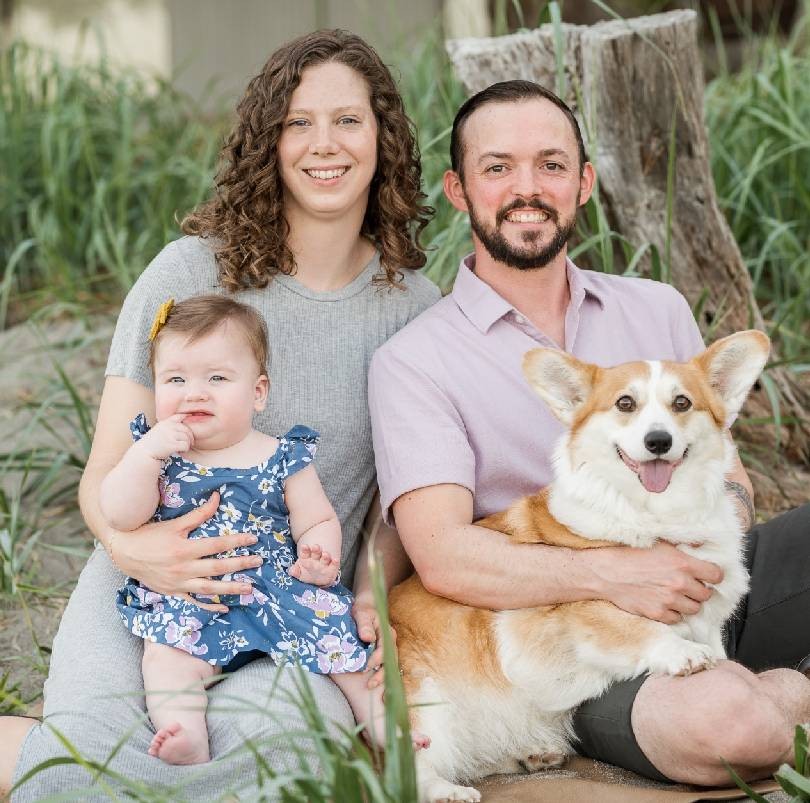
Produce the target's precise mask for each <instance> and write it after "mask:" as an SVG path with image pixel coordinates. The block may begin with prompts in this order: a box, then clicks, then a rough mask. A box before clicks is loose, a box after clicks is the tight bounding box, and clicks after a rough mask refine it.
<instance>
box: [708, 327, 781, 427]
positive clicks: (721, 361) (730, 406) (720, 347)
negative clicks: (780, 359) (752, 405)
mask: <svg viewBox="0 0 810 803" xmlns="http://www.w3.org/2000/svg"><path fill="white" fill-rule="evenodd" d="M770 352H771V341H770V340H769V339H768V336H767V335H766V334H765V333H764V332H760V331H758V330H756V329H749V330H747V331H745V332H737V333H736V334H734V335H729V336H728V337H724V338H723V339H722V340H718V341H717V342H715V343H712V345H711V346H709V348H707V349H706V351H704V352H703V353H702V354H699V355H698V356H697V357H695V362H696V363H697V364H698V366H700V368H701V370H702V371H703V372H704V373H705V374H706V376H707V377H708V380H709V384H710V385H711V386H712V388H713V389H714V391H715V392H716V393H717V395H718V396H719V397H720V398H721V399H722V401H723V404H724V405H725V408H726V413H727V415H728V416H729V417H731V416H733V415H736V414H737V413H738V412H739V411H740V408H741V407H742V405H743V402H744V401H745V397H746V396H747V395H748V391H749V390H751V386H752V385H753V384H754V382H756V381H757V377H758V376H759V375H760V374H761V373H762V369H763V368H764V367H765V363H766V362H767V361H768V355H769V354H770Z"/></svg>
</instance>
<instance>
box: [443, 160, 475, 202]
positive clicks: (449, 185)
mask: <svg viewBox="0 0 810 803" xmlns="http://www.w3.org/2000/svg"><path fill="white" fill-rule="evenodd" d="M444 194H445V195H446V196H447V200H448V201H450V203H451V204H453V206H454V207H455V208H456V209H458V211H459V212H469V211H470V210H469V208H468V207H467V199H466V197H465V196H464V187H463V186H462V184H461V178H460V177H459V175H458V173H456V172H455V171H454V170H445V171H444Z"/></svg>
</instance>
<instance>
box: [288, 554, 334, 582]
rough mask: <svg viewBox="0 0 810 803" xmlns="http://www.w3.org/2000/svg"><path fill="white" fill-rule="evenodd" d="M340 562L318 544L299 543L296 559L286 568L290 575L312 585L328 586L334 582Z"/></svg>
mask: <svg viewBox="0 0 810 803" xmlns="http://www.w3.org/2000/svg"><path fill="white" fill-rule="evenodd" d="M339 570H340V564H339V563H338V561H337V560H335V558H333V557H332V556H331V555H330V554H329V553H328V552H327V551H326V550H325V549H321V547H320V546H319V545H318V544H310V545H306V544H303V545H300V546H299V547H298V560H296V561H295V563H293V565H292V566H290V568H289V569H288V570H287V572H288V573H289V575H290V576H291V577H295V579H296V580H300V581H301V582H302V583H310V584H312V585H314V586H322V587H323V586H330V585H332V583H334V582H335V580H336V579H337V576H338V571H339Z"/></svg>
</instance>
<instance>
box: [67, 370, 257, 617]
mask: <svg viewBox="0 0 810 803" xmlns="http://www.w3.org/2000/svg"><path fill="white" fill-rule="evenodd" d="M141 412H143V413H146V416H147V418H149V417H152V418H154V401H153V398H152V392H151V391H150V390H149V389H148V388H146V387H144V386H143V385H139V384H138V383H137V382H133V381H132V380H130V379H125V378H124V377H119V376H111V377H108V378H107V380H106V382H105V383H104V391H103V393H102V396H101V404H100V406H99V411H98V418H97V421H96V430H95V435H94V436H93V446H92V449H91V450H90V457H89V458H88V461H87V467H86V468H85V471H84V474H83V475H82V480H81V484H80V485H79V504H80V506H81V510H82V515H83V516H84V520H85V521H86V522H87V526H88V527H89V528H90V531H91V532H92V533H93V535H94V536H95V537H96V538H98V540H99V541H100V542H101V543H102V544H103V545H104V547H105V548H106V550H107V552H108V553H109V554H110V557H112V559H113V560H114V561H115V563H116V564H117V565H118V568H119V569H121V571H122V572H124V573H125V574H128V575H130V576H131V577H135V578H137V579H138V580H140V581H141V582H142V583H143V584H144V585H146V586H148V587H149V588H151V589H153V590H154V591H157V592H159V593H161V594H183V593H188V594H245V593H249V592H250V588H249V587H245V585H244V584H243V583H239V582H225V581H221V580H210V579H208V578H210V577H214V576H217V575H221V574H230V573H233V572H239V571H244V570H245V569H248V568H251V567H254V566H255V565H256V560H258V559H257V558H256V557H255V556H252V555H245V556H241V557H236V558H212V557H210V556H211V555H215V554H217V553H218V552H226V551H228V550H231V549H236V548H237V547H240V546H248V545H249V544H253V543H255V542H256V537H255V536H254V535H252V534H250V533H238V534H235V535H222V536H217V537H212V538H201V539H198V540H192V541H190V540H188V534H189V532H190V531H191V530H193V529H194V528H195V527H198V526H199V525H200V524H202V523H203V522H204V521H206V520H207V519H209V518H210V517H211V516H213V515H214V513H215V512H216V510H217V505H218V504H219V496H218V494H214V495H213V496H212V497H211V499H210V500H209V501H208V502H206V503H205V504H204V505H202V506H200V507H199V508H197V509H196V510H193V511H191V512H190V513H186V514H185V515H184V516H179V517H178V518H176V519H172V520H171V521H165V522H157V523H151V522H150V523H149V524H144V525H143V526H141V527H139V528H138V529H137V530H133V531H132V532H123V531H121V530H116V529H115V528H113V527H111V526H110V525H109V524H108V523H107V522H106V520H105V518H104V516H103V515H102V513H101V509H100V506H99V498H100V489H101V483H102V481H103V479H104V477H105V476H106V475H107V474H108V473H109V472H110V471H111V470H112V468H113V467H114V466H115V465H116V464H117V463H118V462H119V461H120V460H121V458H122V457H123V455H124V453H125V452H126V450H127V449H128V448H129V446H130V444H131V440H130V437H129V422H130V421H131V420H132V419H133V418H135V416H136V415H137V414H138V413H141ZM215 607H216V609H217V610H219V609H224V606H215Z"/></svg>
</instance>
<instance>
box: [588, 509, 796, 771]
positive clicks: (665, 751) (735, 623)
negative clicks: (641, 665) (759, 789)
mask: <svg viewBox="0 0 810 803" xmlns="http://www.w3.org/2000/svg"><path fill="white" fill-rule="evenodd" d="M748 544H749V550H748V554H747V559H748V565H749V570H750V572H751V578H752V582H751V593H750V594H749V595H748V597H747V599H746V600H745V601H744V603H743V604H742V605H741V606H740V609H739V610H738V612H737V614H736V615H735V617H734V619H733V620H732V622H731V623H730V626H729V629H728V633H727V639H726V642H727V649H728V654H729V657H730V658H735V659H736V660H738V661H741V662H743V663H745V664H746V665H748V666H750V667H752V668H753V669H756V670H762V669H766V668H770V667H791V666H796V665H797V664H798V662H799V661H800V660H801V659H802V658H803V657H804V656H806V655H808V654H810V631H808V629H807V627H806V626H805V624H804V623H805V621H806V618H807V613H808V612H810V505H804V506H802V507H800V508H797V509H796V510H792V511H789V512H788V513H785V514H784V515H782V516H778V517H777V518H775V519H773V520H772V521H770V522H767V523H766V524H763V525H758V526H757V527H755V528H754V529H753V530H752V532H751V533H750V535H749V538H748ZM808 719H810V681H808V680H807V679H806V678H805V677H804V676H803V675H801V674H800V673H798V672H794V671H792V670H790V669H774V670H773V671H766V672H762V674H759V675H756V674H754V673H753V672H751V671H750V670H748V669H746V668H744V667H743V666H740V665H739V664H735V663H732V662H730V661H729V662H723V663H722V664H721V665H720V666H719V667H718V668H717V669H713V670H709V671H707V672H700V673H698V674H696V675H692V676H691V677H687V678H670V677H661V676H656V677H652V678H635V679H634V680H631V681H627V682H626V683H619V684H616V685H615V686H614V687H612V688H611V689H609V690H608V691H607V692H606V693H605V695H603V696H602V697H601V698H599V699H597V700H590V701H588V702H587V703H585V704H583V705H582V706H581V707H580V709H579V710H578V711H577V713H576V716H575V727H576V731H577V735H578V736H579V737H580V740H581V745H580V746H581V752H582V753H583V754H584V755H587V756H590V757H592V758H597V759H599V760H602V761H607V762H609V763H613V764H617V765H619V766H623V767H626V768H627V769H631V770H633V771H635V772H637V773H639V774H642V775H646V776H647V777H650V778H655V779H657V780H667V779H668V778H669V779H671V780H678V781H686V782H691V783H699V784H717V783H720V784H725V783H727V782H728V781H729V776H728V773H727V772H726V770H725V767H724V766H723V763H722V760H721V758H720V757H721V756H722V758H723V759H725V760H726V761H728V762H729V763H731V764H732V765H734V766H735V767H739V769H740V770H741V771H742V774H743V775H744V776H745V777H747V778H755V777H765V776H767V775H770V774H771V773H772V772H773V769H775V767H776V766H778V764H779V763H780V762H781V761H784V760H786V758H790V757H791V752H790V751H791V748H792V736H793V730H794V726H795V725H796V724H797V723H799V722H804V721H807V720H808Z"/></svg>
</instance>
